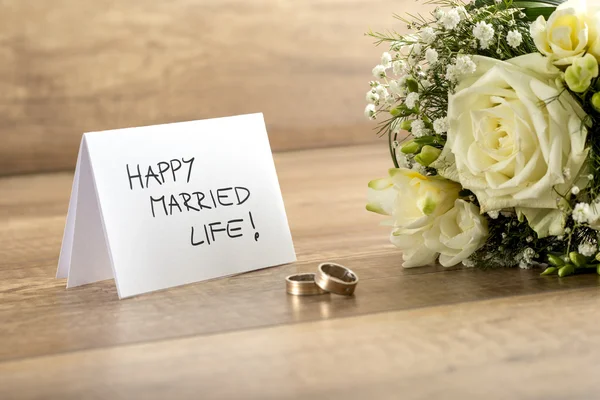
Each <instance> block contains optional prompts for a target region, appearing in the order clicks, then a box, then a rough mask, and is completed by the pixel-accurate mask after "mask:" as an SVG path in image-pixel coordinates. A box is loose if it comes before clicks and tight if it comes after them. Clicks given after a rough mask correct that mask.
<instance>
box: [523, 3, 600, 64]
mask: <svg viewBox="0 0 600 400" xmlns="http://www.w3.org/2000/svg"><path fill="white" fill-rule="evenodd" d="M531 36H532V38H533V41H534V42H535V45H536V47H537V48H538V50H539V51H540V53H542V54H544V55H546V56H549V57H551V58H552V60H553V61H554V63H555V64H556V65H570V64H571V63H572V62H573V59H574V58H575V57H579V56H581V55H583V54H584V53H585V52H586V51H588V52H589V53H591V54H592V55H593V56H594V57H596V59H597V60H598V61H599V62H600V4H599V2H598V1H597V0H590V1H589V3H588V1H586V0H569V1H567V2H566V3H563V4H561V5H560V6H558V7H557V9H556V11H554V12H553V13H552V15H550V18H548V21H546V20H545V19H544V17H543V16H541V15H540V16H539V17H538V19H537V20H536V21H535V22H534V23H533V24H531Z"/></svg>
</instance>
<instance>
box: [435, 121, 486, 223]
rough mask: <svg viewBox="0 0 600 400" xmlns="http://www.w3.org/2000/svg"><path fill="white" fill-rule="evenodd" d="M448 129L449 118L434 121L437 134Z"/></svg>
mask: <svg viewBox="0 0 600 400" xmlns="http://www.w3.org/2000/svg"><path fill="white" fill-rule="evenodd" d="M448 128H449V124H448V118H446V117H444V118H438V119H436V120H435V121H433V130H434V131H435V133H439V134H442V133H444V132H448ZM497 215H498V211H496V218H498V217H497ZM494 219H495V218H494Z"/></svg>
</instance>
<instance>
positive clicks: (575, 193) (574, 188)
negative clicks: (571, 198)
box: [571, 186, 580, 196]
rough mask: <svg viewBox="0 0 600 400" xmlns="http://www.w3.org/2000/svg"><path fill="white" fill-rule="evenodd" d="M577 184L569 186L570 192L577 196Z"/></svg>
mask: <svg viewBox="0 0 600 400" xmlns="http://www.w3.org/2000/svg"><path fill="white" fill-rule="evenodd" d="M579 190H580V189H579V186H573V187H572V188H571V193H573V194H574V195H575V196H577V195H578V194H579Z"/></svg>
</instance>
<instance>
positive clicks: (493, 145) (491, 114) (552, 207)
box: [432, 54, 587, 237]
mask: <svg viewBox="0 0 600 400" xmlns="http://www.w3.org/2000/svg"><path fill="white" fill-rule="evenodd" d="M473 60H474V61H475V63H476V64H477V72H476V73H475V74H472V75H470V76H468V77H465V78H464V79H462V80H461V82H460V83H459V85H458V86H457V87H456V92H455V94H452V95H450V96H449V100H448V120H449V123H450V128H449V130H448V137H447V142H446V145H445V147H444V150H443V152H442V154H441V156H440V158H439V159H438V160H437V161H436V162H435V163H434V164H433V165H432V166H434V167H436V168H438V169H439V171H438V172H440V173H441V174H442V175H443V176H446V177H447V178H450V179H453V180H456V181H459V182H460V183H461V184H462V185H463V187H465V188H466V189H470V190H471V191H473V193H475V195H476V196H477V199H478V200H479V203H480V206H481V209H482V211H483V212H487V211H490V210H500V209H504V208H511V207H515V208H516V211H517V213H519V215H525V217H526V218H527V219H528V222H529V224H530V225H531V226H532V227H533V229H535V230H536V232H537V233H538V235H539V236H540V237H544V236H547V235H548V234H551V235H559V234H561V233H562V231H563V224H564V217H563V216H562V212H561V211H560V210H557V208H558V206H557V197H558V196H557V194H556V191H558V193H563V194H564V193H567V192H568V190H569V189H570V188H571V187H572V186H573V183H574V182H573V181H570V180H567V179H566V178H565V176H564V175H563V173H562V172H563V170H564V169H565V168H568V169H569V170H571V171H572V172H573V174H572V175H573V176H575V177H576V176H577V175H578V173H579V171H580V170H581V169H582V167H583V165H584V163H585V159H586V156H587V150H586V149H585V141H586V136H587V130H586V128H585V127H584V126H582V118H583V117H585V113H584V112H583V110H582V109H581V107H580V106H579V105H578V103H577V102H576V101H575V99H573V98H572V96H571V95H570V94H568V93H566V92H565V91H564V89H563V88H561V87H558V86H557V83H556V81H557V79H556V78H557V77H558V76H559V70H558V69H557V68H556V67H553V66H551V65H549V64H548V63H547V62H546V61H545V60H544V57H542V56H541V55H540V54H528V55H525V56H521V57H517V58H513V59H511V60H508V62H504V61H499V60H495V59H491V58H488V57H480V56H474V57H473ZM549 99H553V100H552V101H548V100H549Z"/></svg>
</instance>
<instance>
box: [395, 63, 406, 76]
mask: <svg viewBox="0 0 600 400" xmlns="http://www.w3.org/2000/svg"><path fill="white" fill-rule="evenodd" d="M392 69H393V71H394V74H395V75H402V74H403V73H404V61H402V60H398V61H394V62H393V63H392Z"/></svg>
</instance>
